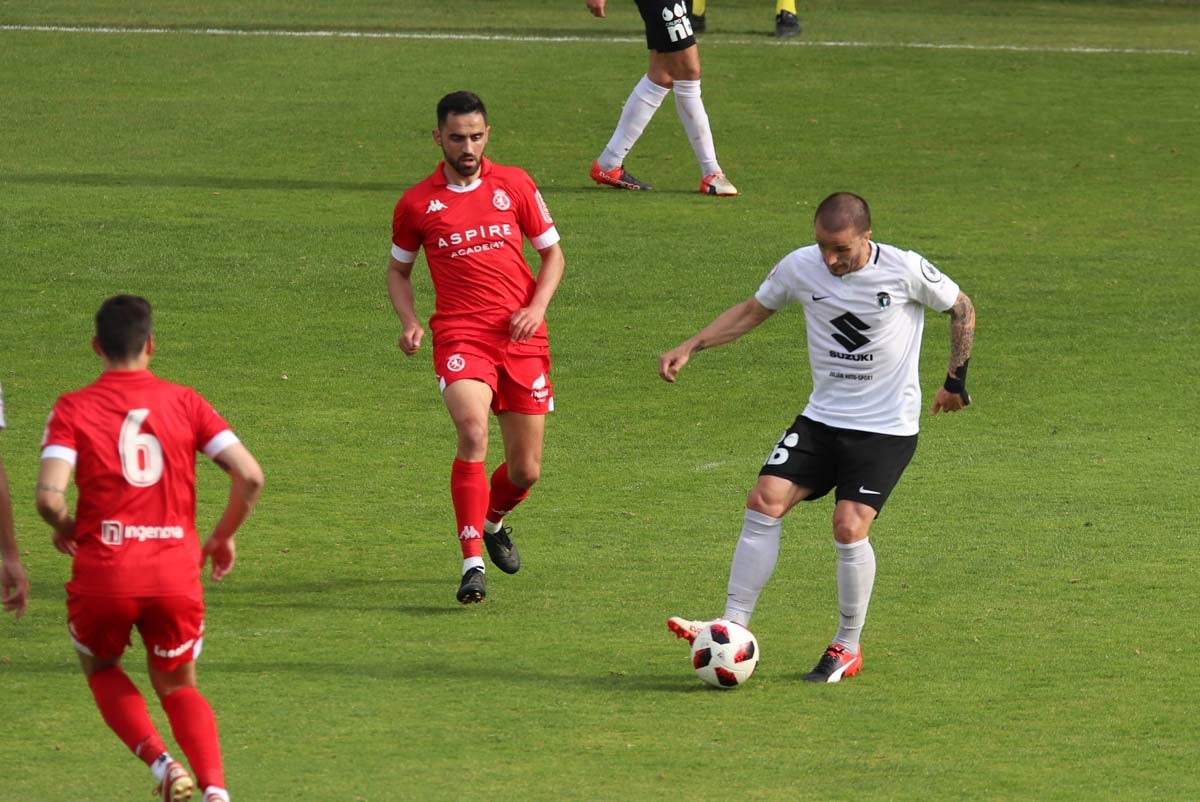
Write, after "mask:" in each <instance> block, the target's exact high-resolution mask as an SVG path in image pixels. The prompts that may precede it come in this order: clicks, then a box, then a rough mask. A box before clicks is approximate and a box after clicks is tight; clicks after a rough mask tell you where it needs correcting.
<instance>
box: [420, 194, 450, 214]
mask: <svg viewBox="0 0 1200 802" xmlns="http://www.w3.org/2000/svg"><path fill="white" fill-rule="evenodd" d="M449 208H450V207H449V206H447V205H446V204H444V203H442V202H441V201H440V200H438V199H437V198H434V199H433V200H431V201H430V202H429V206H428V207H427V208H426V209H425V214H429V213H430V212H440V211H442V210H443V209H449Z"/></svg>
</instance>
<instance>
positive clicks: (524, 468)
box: [508, 459, 542, 488]
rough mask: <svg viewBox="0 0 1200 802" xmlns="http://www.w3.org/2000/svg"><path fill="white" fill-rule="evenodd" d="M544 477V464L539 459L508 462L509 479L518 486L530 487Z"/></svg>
mask: <svg viewBox="0 0 1200 802" xmlns="http://www.w3.org/2000/svg"><path fill="white" fill-rule="evenodd" d="M541 477H542V465H541V462H540V461H539V460H536V459H525V460H516V461H510V462H509V463H508V481H510V482H512V483H513V484H514V485H516V486H517V487H521V488H530V487H533V485H534V483H536V482H537V480H538V479H540V478H541Z"/></svg>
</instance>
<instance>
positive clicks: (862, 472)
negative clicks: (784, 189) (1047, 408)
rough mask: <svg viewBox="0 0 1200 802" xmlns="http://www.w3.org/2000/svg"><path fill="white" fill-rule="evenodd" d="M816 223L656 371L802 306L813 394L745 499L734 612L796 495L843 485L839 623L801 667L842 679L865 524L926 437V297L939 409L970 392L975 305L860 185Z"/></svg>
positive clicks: (852, 635) (744, 614) (732, 590)
mask: <svg viewBox="0 0 1200 802" xmlns="http://www.w3.org/2000/svg"><path fill="white" fill-rule="evenodd" d="M813 225H814V229H815V234H816V244H815V245H810V246H808V247H805V248H800V249H799V250H795V251H792V252H791V253H789V254H788V255H787V256H785V257H784V258H783V259H781V260H780V261H779V263H778V264H776V265H775V267H774V268H772V270H771V272H770V273H769V274H768V275H767V277H766V279H765V280H764V281H763V282H762V284H761V286H759V288H758V291H757V292H756V293H755V294H754V296H753V297H751V298H749V299H747V300H746V301H743V302H741V303H739V304H737V305H735V306H732V307H730V308H729V309H727V310H726V311H725V312H723V313H722V314H721V315H719V316H718V317H717V318H716V320H714V321H713V322H712V323H710V324H708V325H707V326H705V327H704V328H703V329H701V330H700V332H699V333H697V334H695V335H693V336H692V337H690V338H688V339H687V340H684V341H683V342H682V343H680V344H679V345H678V346H676V347H675V348H673V349H671V350H670V351H668V352H667V353H665V354H663V355H662V356H661V357H660V358H659V363H658V365H659V366H658V371H659V375H660V376H662V378H663V379H665V380H666V381H669V382H673V381H675V379H676V377H677V376H678V374H679V371H680V370H681V369H682V368H683V366H684V365H686V364H687V363H688V360H689V359H690V358H691V356H692V354H694V353H695V352H697V351H700V350H703V349H705V348H712V347H714V346H717V345H721V344H723V343H727V342H731V341H733V340H736V339H737V338H738V337H740V336H742V335H743V334H745V333H746V332H748V331H750V330H751V329H753V328H755V327H756V326H758V325H759V324H760V323H762V322H763V321H765V320H766V319H767V318H768V317H770V316H771V315H773V314H774V313H775V312H776V311H777V310H779V309H781V308H782V307H784V306H786V305H787V304H789V303H798V304H800V305H801V306H803V307H804V320H805V326H804V327H805V332H806V334H807V338H808V361H809V364H810V366H811V370H812V383H813V389H812V394H811V395H810V396H809V399H808V405H807V406H806V407H805V409H804V411H803V413H801V414H800V416H799V417H797V418H796V420H795V421H794V422H793V423H792V425H791V427H790V428H789V429H788V430H787V431H785V432H784V434H783V437H782V438H780V440H779V442H778V443H776V444H775V447H774V449H773V450H772V452H771V454H770V455H769V456H768V457H767V461H766V464H765V465H764V466H763V468H762V470H761V471H760V472H759V476H758V482H757V484H755V486H754V489H753V490H751V491H750V495H749V497H748V498H747V499H746V512H745V518H744V522H743V525H742V532H741V536H740V537H739V539H738V544H737V548H736V549H735V551H734V554H733V565H732V566H731V568H730V571H729V585H728V595H727V597H726V602H725V614H724V616H723V617H724V618H725V619H726V620H729V621H733V622H735V623H738V624H741V625H742V626H748V625H749V623H750V616H751V615H752V614H753V613H754V607H755V604H756V603H757V602H758V596H759V593H760V592H761V591H762V589H763V587H764V586H765V585H766V583H767V581H768V580H769V579H770V578H771V574H772V573H773V572H774V570H775V562H776V559H777V558H778V556H779V539H780V533H781V524H782V520H783V517H784V516H785V515H786V514H787V513H788V511H789V510H791V509H792V507H794V506H795V505H796V504H798V503H799V502H801V501H812V500H814V499H818V498H821V497H822V496H824V495H826V494H827V493H828V492H829V491H830V490H833V491H835V497H836V499H837V502H836V504H835V505H834V509H833V539H834V546H835V547H836V550H837V590H838V610H839V613H840V626H839V627H838V630H837V634H836V635H835V636H834V639H833V642H832V643H831V644H830V645H829V647H828V648H827V649H826V650H825V653H824V654H823V655H821V658H820V660H819V661H818V662H817V665H816V667H815V668H814V669H813V670H812V671H811V672H810V673H808V674H807V675H805V677H804V679H806V680H808V681H810V682H837V681H839V680H841V679H842V678H843V677H850V676H854V675H855V674H857V673H858V671H859V670H860V669H861V668H862V661H863V657H862V647H861V645H860V642H859V641H860V636H861V634H862V628H863V624H864V622H865V621H866V617H867V606H868V604H869V603H870V600H871V590H872V588H873V586H874V582H875V552H874V550H873V549H872V547H871V543H870V541H869V540H868V537H867V536H868V534H869V533H870V529H871V524H872V522H873V521H874V520H875V518H876V516H877V515H878V514H879V512H880V510H882V509H883V505H884V502H886V501H887V499H888V496H889V494H890V493H891V492H892V489H893V488H894V487H895V486H896V484H897V482H899V481H900V475H901V474H902V473H903V472H904V469H905V468H906V467H907V466H908V462H909V460H910V459H911V458H912V455H913V452H914V451H915V450H916V447H917V430H918V428H919V421H920V414H921V387H920V383H919V375H918V360H919V358H920V352H921V335H922V332H923V329H924V325H925V307H926V306H928V307H930V308H932V309H936V310H937V311H939V312H947V313H949V315H950V358H949V362H948V366H947V375H946V379H945V381H944V382H943V384H942V386H941V387H939V388H938V389H937V394H936V395H935V397H934V401H933V407H932V408H931V410H930V413H931V414H937V413H938V412H956V411H958V410H960V409H962V408H963V407H965V406H966V405H967V404H969V403H970V396H968V395H967V387H966V380H967V362H968V358H969V357H970V356H971V346H972V344H973V342H974V339H975V309H974V307H973V306H972V304H971V299H970V298H968V297H967V296H966V295H965V294H964V293H963V292H962V291H961V290H960V289H959V287H958V285H957V284H955V283H954V282H953V281H951V280H950V278H949V277H948V276H946V275H944V274H943V273H941V272H940V271H939V270H938V269H937V268H935V267H934V266H933V265H931V264H930V263H929V262H927V261H926V260H925V259H923V258H922V257H921V256H920V255H919V254H917V253H914V252H912V251H904V250H900V249H899V248H894V247H892V246H891V245H884V244H882V243H875V242H872V241H871V211H870V209H869V208H868V206H867V202H866V201H865V200H863V199H862V198H860V197H859V196H857V195H853V194H851V193H848V192H839V193H836V194H834V195H830V196H829V197H828V198H826V199H825V200H824V201H822V202H821V205H820V206H818V207H817V212H816V215H815V217H814V221H813ZM667 625H668V627H669V628H670V629H671V631H672V632H674V633H675V634H676V635H678V636H679V637H682V638H686V639H687V640H688V641H689V642H691V641H692V640H693V639H694V638H695V636H696V633H698V632H699V631H700V629H701V628H702V627H703V625H704V622H701V621H690V620H688V619H684V618H671V619H670V620H669V621H668V622H667Z"/></svg>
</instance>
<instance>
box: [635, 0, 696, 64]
mask: <svg viewBox="0 0 1200 802" xmlns="http://www.w3.org/2000/svg"><path fill="white" fill-rule="evenodd" d="M690 4H691V0H637V7H638V11H640V12H642V22H644V23H646V47H648V48H650V49H651V50H655V51H657V52H659V53H674V52H677V51H679V50H687V49H688V48H689V47H691V46H692V45H694V44H696V34H695V33H694V32H693V31H692V21H691V19H689V18H688V6H689V5H690Z"/></svg>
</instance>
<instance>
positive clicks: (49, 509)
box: [35, 457, 76, 555]
mask: <svg viewBox="0 0 1200 802" xmlns="http://www.w3.org/2000/svg"><path fill="white" fill-rule="evenodd" d="M70 481H71V463H69V462H67V461H66V460H65V459H59V458H58V457H43V458H42V463H41V467H40V468H39V469H38V478H37V495H36V499H35V504H36V505H37V511H38V515H40V516H42V520H43V521H45V522H46V523H48V524H50V528H51V529H53V530H54V536H53V538H54V548H56V549H58V550H59V551H61V552H62V553H63V554H70V555H74V554H75V548H76V543H75V519H74V518H72V517H71V511H70V509H68V508H67V484H68V483H69V482H70Z"/></svg>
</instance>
